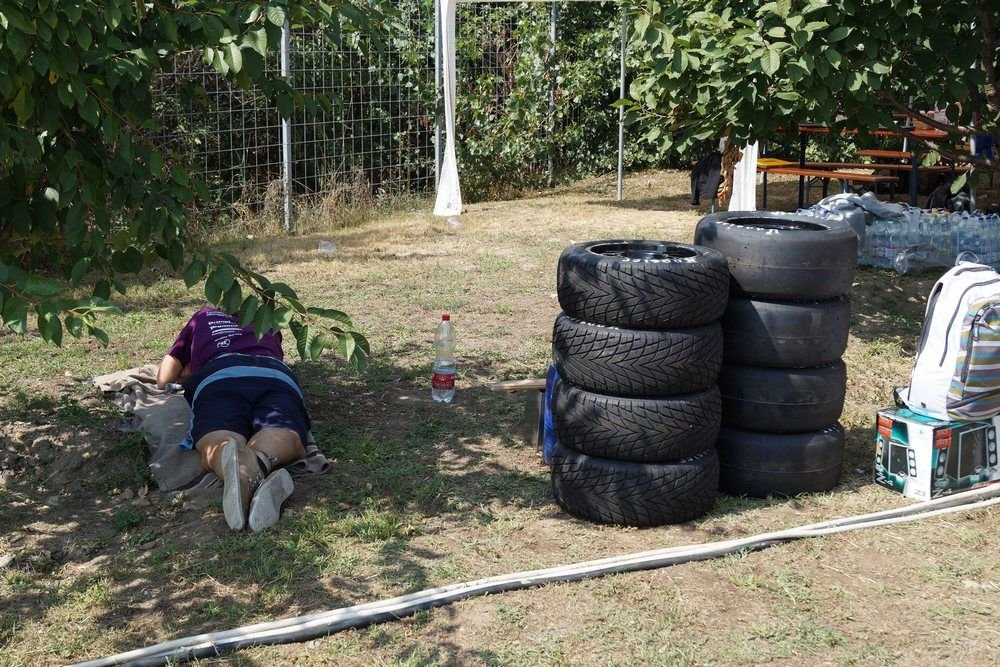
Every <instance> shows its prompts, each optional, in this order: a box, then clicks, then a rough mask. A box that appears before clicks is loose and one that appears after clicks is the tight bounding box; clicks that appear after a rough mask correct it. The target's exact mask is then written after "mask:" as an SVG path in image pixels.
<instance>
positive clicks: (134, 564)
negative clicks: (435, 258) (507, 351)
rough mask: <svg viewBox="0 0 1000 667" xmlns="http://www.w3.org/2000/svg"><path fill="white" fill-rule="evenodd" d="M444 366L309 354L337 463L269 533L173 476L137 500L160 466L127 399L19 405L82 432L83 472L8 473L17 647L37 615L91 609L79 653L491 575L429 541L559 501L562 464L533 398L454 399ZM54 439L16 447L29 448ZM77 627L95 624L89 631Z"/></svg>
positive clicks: (7, 600) (10, 596) (52, 433)
mask: <svg viewBox="0 0 1000 667" xmlns="http://www.w3.org/2000/svg"><path fill="white" fill-rule="evenodd" d="M408 356H409V351H403V353H402V354H401V358H406V357H408ZM494 363H495V360H493V359H491V358H489V357H487V356H484V357H483V358H482V359H476V358H463V370H464V372H466V373H467V374H468V375H469V376H470V377H483V376H488V375H490V373H491V368H492V366H493V364H494ZM426 370H427V369H425V368H413V367H408V366H401V365H396V364H395V363H393V361H392V360H391V359H388V360H387V359H373V360H372V362H371V366H370V369H369V371H368V373H366V374H365V375H358V374H354V373H352V372H350V371H349V370H347V369H346V368H345V366H344V365H343V363H342V362H339V361H338V360H332V359H324V360H322V361H320V362H314V363H308V364H300V365H299V366H298V367H297V372H298V374H299V375H300V377H301V380H302V384H303V386H304V388H305V389H306V396H307V401H308V404H309V408H310V412H311V414H312V416H313V426H314V433H315V435H316V438H317V440H318V442H319V444H320V446H321V448H322V449H323V450H324V452H325V453H326V455H327V456H328V457H329V458H330V460H331V461H332V463H333V465H332V470H331V472H330V473H329V474H328V475H326V476H322V477H315V478H306V479H301V480H297V482H296V492H295V494H294V495H293V496H292V498H291V499H290V501H289V503H288V505H287V506H286V509H289V508H290V510H291V511H286V513H285V516H284V517H283V518H282V520H281V521H280V522H279V524H278V525H277V526H276V527H275V528H274V529H272V530H269V531H265V532H262V533H259V534H252V533H248V532H244V533H233V532H231V531H229V530H228V528H227V527H226V525H225V522H224V520H223V518H222V516H221V513H220V512H219V511H218V508H217V507H216V508H210V509H209V510H208V513H207V515H206V512H205V511H204V510H200V509H194V508H187V509H183V508H180V507H177V506H175V505H171V504H170V503H169V502H167V501H166V499H164V498H162V496H160V495H159V494H158V493H156V492H155V491H154V492H151V494H150V499H151V500H152V501H153V502H152V503H150V504H146V503H144V504H142V505H140V506H138V507H137V506H136V505H134V504H133V497H132V495H131V492H132V491H133V490H136V489H138V488H141V486H142V485H143V484H145V483H148V481H149V480H148V478H147V477H146V476H145V470H144V457H143V455H142V453H143V449H144V446H143V444H142V442H141V440H140V439H139V438H137V436H135V435H126V434H123V433H120V432H117V431H116V430H115V427H116V422H117V417H116V415H114V413H113V412H109V411H104V412H103V413H100V412H99V413H98V416H96V417H95V416H94V415H93V414H92V413H90V412H88V410H87V409H85V408H81V407H80V406H79V405H78V404H77V403H76V402H74V401H63V402H59V401H56V402H52V401H40V400H39V401H34V402H32V401H31V400H30V399H28V398H26V399H25V400H24V401H22V402H20V403H16V404H14V405H13V406H12V407H11V408H10V409H9V410H8V412H9V413H10V414H5V415H4V416H5V417H6V418H8V419H13V420H18V423H22V422H23V423H24V424H29V425H31V424H34V425H36V426H37V425H40V424H43V423H44V424H45V425H46V426H45V428H46V431H45V434H47V435H46V437H51V438H52V439H53V440H54V441H57V442H61V443H64V445H65V447H64V448H63V450H61V451H54V452H53V458H58V457H60V456H62V457H65V456H68V455H69V452H68V450H69V449H70V448H71V447H78V449H79V450H80V451H78V452H76V453H75V454H74V458H73V461H75V462H76V463H75V468H74V469H73V470H71V471H62V472H61V473H60V474H59V475H58V476H52V475H51V474H49V473H50V471H51V470H52V469H53V466H54V465H56V462H55V461H46V460H33V461H29V462H26V463H25V465H24V466H22V467H21V469H19V470H12V474H10V475H7V476H6V477H5V478H4V481H5V483H6V485H5V486H0V501H2V502H3V503H4V505H5V506H6V509H5V511H4V513H3V517H2V519H0V532H2V534H3V535H4V536H7V539H6V540H5V541H4V542H0V545H2V546H3V547H4V548H5V549H4V550H5V551H7V552H8V553H10V554H12V555H13V560H12V562H10V563H8V566H7V568H6V569H5V570H3V571H0V577H3V579H0V581H5V583H4V584H3V589H0V590H3V592H4V595H3V597H2V598H0V599H3V604H2V608H3V610H4V611H2V612H0V650H6V649H8V648H12V647H14V646H15V645H17V644H20V643H21V642H23V641H26V640H27V638H26V637H19V636H18V635H19V632H20V629H21V628H24V627H25V626H26V625H30V624H31V623H32V622H35V623H41V624H47V623H50V622H51V619H52V618H53V617H59V616H60V615H63V614H65V615H72V616H75V617H77V618H82V619H87V620H86V624H85V625H89V626H90V629H91V630H92V634H93V635H94V636H93V637H92V638H91V641H89V642H86V641H85V642H83V643H82V644H79V645H77V644H73V643H72V642H70V643H67V644H63V645H62V649H61V650H62V651H63V653H64V655H62V657H63V658H66V659H70V660H79V659H83V658H94V657H98V656H96V655H94V653H93V648H92V646H93V645H97V646H101V647H107V646H109V645H110V646H111V647H112V648H113V650H118V651H124V650H130V649H134V648H137V647H139V646H142V645H145V644H146V643H148V642H149V641H150V637H156V636H167V637H180V636H185V635H191V634H197V633H201V632H210V631H219V630H226V629H230V628H232V627H236V626H239V625H245V624H248V623H254V622H260V621H264V620H271V619H275V618H283V617H287V616H292V615H298V614H303V613H310V612H316V611H321V610H328V609H332V608H337V607H341V606H346V605H350V604H355V603H357V602H359V601H362V602H367V601H374V600H378V599H382V598H385V597H391V596H392V595H398V594H402V593H407V592H413V591H417V590H421V589H424V588H427V587H431V586H436V585H441V584H444V583H453V582H456V581H460V580H463V579H466V578H476V577H478V576H480V574H479V573H470V572H467V571H464V570H463V569H462V567H460V566H458V565H456V564H454V563H450V562H448V556H449V554H450V552H448V551H447V550H441V551H440V552H439V551H437V550H436V549H435V548H434V547H429V546H426V543H421V544H415V543H414V542H413V540H414V538H415V537H418V536H421V535H425V534H427V531H436V530H438V527H437V526H438V525H439V524H440V523H442V522H443V523H445V524H452V523H453V524H462V523H465V524H468V523H469V522H470V517H476V516H479V515H480V514H483V515H486V514H488V513H489V511H490V510H489V508H490V506H491V505H492V506H494V507H502V508H516V509H524V508H527V509H540V508H543V507H546V506H549V505H551V504H552V500H551V496H550V492H549V487H548V475H547V470H546V469H545V468H543V467H542V466H541V465H539V464H538V462H537V457H536V454H535V452H534V449H533V448H529V447H528V446H527V445H525V444H524V441H523V437H522V435H521V431H522V420H523V396H521V395H513V396H512V395H509V394H506V393H495V392H490V391H489V390H488V389H486V388H485V387H469V388H465V387H462V388H460V390H459V393H458V394H457V396H456V399H455V401H454V403H452V404H451V405H439V404H436V403H434V402H433V401H432V400H431V398H430V389H429V378H426V377H425V375H426V372H425V371H426ZM88 400H89V401H91V402H98V403H100V399H99V398H97V397H94V396H92V397H90V398H89V399H88ZM88 405H89V404H88ZM89 407H94V406H89ZM81 415H82V416H81ZM87 415H90V417H89V420H87V419H84V418H85V417H87ZM81 419H84V422H86V423H85V424H84V423H82V422H81ZM40 437H41V435H39V434H38V433H35V434H28V435H26V436H25V440H24V441H23V442H20V443H17V442H14V441H13V440H11V441H9V442H0V445H2V446H3V448H4V449H7V450H10V451H14V450H16V449H17V448H18V447H21V446H23V447H32V446H35V445H36V444H37V443H36V442H35V440H37V439H38V438H40ZM74 443H75V444H74ZM137 447H138V449H136V448H137ZM84 452H88V455H87V456H86V457H84V456H83V453H84ZM0 454H4V451H3V449H0ZM136 454H138V458H137V457H136V456H134V455H136ZM3 460H6V459H3ZM136 460H138V462H139V464H138V466H136V465H135V464H136ZM60 470H61V468H60ZM123 491H124V492H126V493H127V494H128V495H127V497H125V498H123V497H122V492H123ZM553 507H554V506H553ZM477 513H478V514H477ZM428 521H429V522H430V523H429V524H428V523H427V522H428ZM471 521H472V522H473V525H474V522H475V519H471ZM459 527H460V528H461V526H459ZM15 535H16V536H18V537H17V538H16V539H14V541H10V539H9V538H10V537H11V536H15ZM470 574H471V575H473V576H469V575H470ZM95 587H96V589H95ZM88 591H90V592H89V593H88ZM237 591H238V593H237ZM435 613H437V612H435ZM136 617H141V618H143V619H145V620H144V622H137V620H136ZM151 617H156V618H160V619H165V620H163V625H162V628H163V629H159V628H151V627H147V625H145V623H149V619H150V618H151ZM111 630H113V632H110V631H111ZM74 632H75V634H74V636H75V637H76V638H77V639H79V638H80V637H81V636H84V635H86V634H87V633H88V632H89V631H88V630H77V631H74ZM102 635H103V636H102ZM441 650H442V651H443V652H444V653H445V654H448V655H457V654H458V653H460V652H461V649H459V648H458V647H450V646H447V645H442V646H441ZM402 657H406V656H402Z"/></svg>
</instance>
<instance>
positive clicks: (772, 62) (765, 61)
mask: <svg viewBox="0 0 1000 667" xmlns="http://www.w3.org/2000/svg"><path fill="white" fill-rule="evenodd" d="M760 66H761V69H762V70H763V71H764V74H767V75H768V76H771V75H772V74H774V73H775V72H777V71H778V68H779V67H780V66H781V56H779V55H778V51H777V49H773V48H769V49H766V50H765V51H764V56H763V58H761V62H760Z"/></svg>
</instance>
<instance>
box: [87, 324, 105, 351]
mask: <svg viewBox="0 0 1000 667" xmlns="http://www.w3.org/2000/svg"><path fill="white" fill-rule="evenodd" d="M87 333H88V334H90V335H91V336H93V337H94V338H96V339H97V340H98V341H100V343H101V345H103V346H104V347H107V346H108V342H109V340H110V339H109V338H108V334H107V332H106V331H104V329H98V328H97V327H87Z"/></svg>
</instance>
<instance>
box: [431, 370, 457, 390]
mask: <svg viewBox="0 0 1000 667" xmlns="http://www.w3.org/2000/svg"><path fill="white" fill-rule="evenodd" d="M431 386H432V387H434V388H435V389H440V390H444V391H451V390H452V389H454V388H455V372H454V371H452V372H451V373H441V372H439V371H434V375H433V377H431Z"/></svg>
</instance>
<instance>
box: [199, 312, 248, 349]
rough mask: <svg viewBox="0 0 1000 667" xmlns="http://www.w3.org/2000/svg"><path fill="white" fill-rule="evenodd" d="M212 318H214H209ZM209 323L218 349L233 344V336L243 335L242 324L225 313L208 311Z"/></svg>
mask: <svg viewBox="0 0 1000 667" xmlns="http://www.w3.org/2000/svg"><path fill="white" fill-rule="evenodd" d="M208 318H212V319H208ZM208 318H206V320H207V324H208V329H209V332H210V333H211V335H212V340H213V341H214V342H215V347H216V349H225V348H227V347H229V346H230V345H231V344H232V342H233V341H232V339H233V338H239V337H240V336H242V335H243V331H242V329H241V328H240V325H239V324H238V323H237V322H235V321H233V318H232V317H230V316H229V315H226V314H225V313H220V312H214V313H208Z"/></svg>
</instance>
